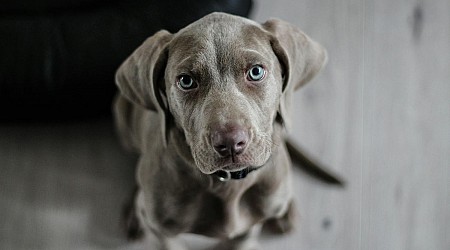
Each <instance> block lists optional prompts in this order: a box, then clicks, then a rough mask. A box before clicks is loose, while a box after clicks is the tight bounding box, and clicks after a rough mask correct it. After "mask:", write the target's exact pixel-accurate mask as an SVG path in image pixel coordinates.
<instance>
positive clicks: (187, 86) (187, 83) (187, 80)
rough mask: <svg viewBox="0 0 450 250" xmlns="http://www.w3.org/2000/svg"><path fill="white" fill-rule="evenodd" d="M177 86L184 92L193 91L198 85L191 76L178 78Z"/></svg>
mask: <svg viewBox="0 0 450 250" xmlns="http://www.w3.org/2000/svg"><path fill="white" fill-rule="evenodd" d="M177 84H178V86H179V87H180V88H181V89H182V90H192V89H195V88H197V86H198V85H197V83H196V82H195V81H194V79H192V77H190V76H189V75H180V76H178V78H177Z"/></svg>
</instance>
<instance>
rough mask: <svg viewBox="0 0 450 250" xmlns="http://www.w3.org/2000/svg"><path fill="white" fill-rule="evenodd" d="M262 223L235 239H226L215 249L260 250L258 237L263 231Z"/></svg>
mask: <svg viewBox="0 0 450 250" xmlns="http://www.w3.org/2000/svg"><path fill="white" fill-rule="evenodd" d="M261 227H262V225H261V224H256V225H254V226H253V227H252V228H251V229H250V230H249V231H248V232H247V233H245V234H243V235H240V236H237V237H235V238H233V239H229V240H224V241H222V242H220V243H219V244H218V245H216V246H215V247H214V248H213V249H214V250H216V249H217V250H260V249H261V247H260V245H259V243H258V237H259V234H260V233H261Z"/></svg>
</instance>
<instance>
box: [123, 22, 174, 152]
mask: <svg viewBox="0 0 450 250" xmlns="http://www.w3.org/2000/svg"><path fill="white" fill-rule="evenodd" d="M172 36H173V35H172V34H171V33H169V32H167V31H165V30H162V31H159V32H157V33H156V34H155V35H153V36H152V37H150V38H148V39H147V40H146V41H145V42H144V43H143V44H142V45H141V46H140V47H139V48H137V49H136V50H135V51H134V52H133V54H131V56H129V57H128V58H127V59H126V60H125V62H123V63H122V65H121V66H120V67H119V69H118V70H117V72H116V84H117V86H118V88H119V90H120V92H121V93H122V95H123V96H125V97H126V98H127V99H128V100H130V101H131V102H133V103H135V104H138V105H141V106H143V107H145V108H147V109H150V110H153V111H156V112H157V113H158V115H159V118H160V122H161V123H162V124H161V129H162V131H161V132H162V133H163V137H164V139H163V141H164V143H167V141H166V140H167V137H166V132H167V130H166V126H167V125H168V124H167V118H168V117H167V115H169V110H168V107H167V97H166V94H165V83H164V71H165V68H166V63H167V51H166V48H167V45H168V44H169V42H170V41H171V39H172Z"/></svg>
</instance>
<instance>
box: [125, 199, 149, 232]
mask: <svg viewBox="0 0 450 250" xmlns="http://www.w3.org/2000/svg"><path fill="white" fill-rule="evenodd" d="M135 196H136V191H134V194H133V195H132V198H131V199H130V200H129V201H128V202H127V203H126V204H125V205H124V206H123V210H122V226H123V228H124V231H125V234H126V236H127V239H128V240H138V239H141V238H142V237H143V236H144V230H143V229H142V227H141V225H140V223H139V219H138V218H137V215H136V207H135V203H134V198H135Z"/></svg>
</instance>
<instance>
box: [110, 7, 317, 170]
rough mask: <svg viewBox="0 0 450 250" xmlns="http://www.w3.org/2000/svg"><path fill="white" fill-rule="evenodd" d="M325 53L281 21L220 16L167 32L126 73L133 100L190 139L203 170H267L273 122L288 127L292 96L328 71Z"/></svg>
mask: <svg viewBox="0 0 450 250" xmlns="http://www.w3.org/2000/svg"><path fill="white" fill-rule="evenodd" d="M325 61H326V52H325V50H324V49H323V48H322V47H321V46H320V45H318V44H317V43H316V42H314V41H312V40H311V39H310V38H309V37H308V36H306V35H305V34H304V33H302V32H301V31H300V30H298V29H297V28H295V27H293V26H292V25H290V24H288V23H286V22H283V21H281V20H269V21H267V22H266V23H264V24H262V25H261V24H258V23H255V22H253V21H250V20H248V19H245V18H241V17H236V16H232V15H228V14H222V13H213V14H210V15H208V16H206V17H204V18H202V19H200V20H198V21H197V22H195V23H193V24H191V25H189V26H187V27H186V28H184V29H182V30H180V31H179V32H178V33H176V34H170V33H168V32H167V31H160V32H158V33H156V34H155V35H154V36H152V37H150V38H149V39H148V40H146V41H145V42H144V44H143V45H141V46H140V47H139V48H138V49H137V50H136V51H135V52H134V53H133V54H132V55H131V56H130V57H129V58H128V59H127V60H126V61H125V62H124V63H123V64H122V66H121V67H120V68H119V70H118V71H117V74H116V82H117V85H118V86H119V89H120V90H121V92H122V94H123V95H124V96H125V97H127V98H128V99H129V100H131V101H133V102H135V103H137V104H139V105H142V106H144V107H146V108H148V109H151V110H154V111H156V112H158V114H159V115H160V122H161V123H162V124H161V128H162V130H163V131H162V133H164V134H166V133H167V132H168V129H170V128H168V127H169V126H170V125H169V124H174V126H175V127H176V128H178V129H180V130H181V131H182V132H183V133H184V135H185V138H186V142H187V144H188V145H189V147H190V149H191V152H192V156H193V159H194V161H195V164H196V166H197V167H198V168H199V170H200V171H201V172H203V173H205V174H211V173H213V172H216V171H218V170H228V171H237V170H241V169H243V168H246V167H258V166H261V165H263V164H264V163H265V162H266V161H267V160H268V159H269V157H270V155H271V152H272V149H273V148H274V147H275V146H276V145H274V124H275V123H276V122H279V123H283V124H285V125H289V119H288V118H289V113H290V110H289V107H290V102H291V95H292V93H293V92H294V90H295V89H297V88H299V87H300V86H302V85H303V84H305V83H306V82H308V81H309V80H310V79H311V78H312V77H313V76H314V75H315V74H316V73H317V72H318V71H319V70H320V68H321V67H322V66H323V65H324V63H325Z"/></svg>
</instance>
